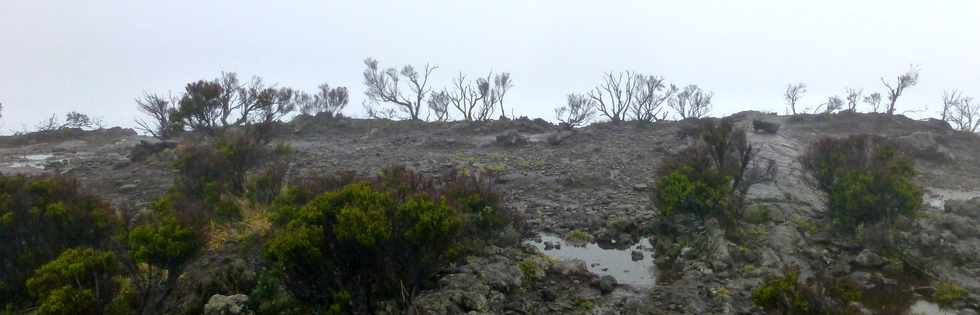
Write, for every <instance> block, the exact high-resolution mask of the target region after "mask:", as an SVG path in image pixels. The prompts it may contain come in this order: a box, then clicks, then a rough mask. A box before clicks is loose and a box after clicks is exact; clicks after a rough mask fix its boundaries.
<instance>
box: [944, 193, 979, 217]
mask: <svg viewBox="0 0 980 315" xmlns="http://www.w3.org/2000/svg"><path fill="white" fill-rule="evenodd" d="M944 207H945V209H946V212H950V213H953V214H957V215H961V216H964V217H968V218H972V219H974V220H980V197H976V198H973V199H969V200H946V203H945V206H944Z"/></svg>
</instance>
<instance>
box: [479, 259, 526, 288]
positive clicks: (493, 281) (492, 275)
mask: <svg viewBox="0 0 980 315" xmlns="http://www.w3.org/2000/svg"><path fill="white" fill-rule="evenodd" d="M474 270H475V272H476V273H477V274H478V275H479V276H480V278H482V279H483V280H484V281H485V282H486V283H487V284H488V285H489V286H490V287H491V288H493V289H495V290H498V291H500V292H504V293H507V292H511V290H513V289H516V288H520V287H521V285H523V283H524V273H523V272H522V271H521V269H520V268H518V267H517V264H514V263H510V262H502V261H498V262H493V263H490V264H478V265H477V266H476V267H474Z"/></svg>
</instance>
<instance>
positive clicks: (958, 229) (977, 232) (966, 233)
mask: <svg viewBox="0 0 980 315" xmlns="http://www.w3.org/2000/svg"><path fill="white" fill-rule="evenodd" d="M971 221H972V220H970V219H967V218H966V217H962V216H958V215H955V214H954V215H950V214H947V215H945V216H944V218H943V225H944V226H945V227H946V228H948V229H949V231H950V232H953V234H955V235H956V236H958V237H960V238H971V237H978V236H980V227H977V224H976V223H975V222H971Z"/></svg>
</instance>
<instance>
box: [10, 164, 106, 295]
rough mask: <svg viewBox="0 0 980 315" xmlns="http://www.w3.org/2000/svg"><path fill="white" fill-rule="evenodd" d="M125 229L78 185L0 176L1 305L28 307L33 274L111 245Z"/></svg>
mask: <svg viewBox="0 0 980 315" xmlns="http://www.w3.org/2000/svg"><path fill="white" fill-rule="evenodd" d="M119 225H120V222H119V218H117V217H116V216H115V214H114V212H113V210H112V209H111V208H110V207H109V205H108V204H107V203H105V202H104V201H102V200H100V199H98V198H96V197H94V196H91V195H87V194H84V193H82V192H80V191H79V189H78V183H77V182H76V181H74V180H70V179H66V178H60V177H50V178H28V177H23V176H0V244H3V246H0V305H8V304H14V305H19V304H22V303H23V302H25V301H26V300H27V298H28V297H27V294H26V293H27V292H28V290H27V289H26V288H25V287H24V282H25V280H27V278H28V277H29V276H30V275H31V272H32V271H33V270H35V269H37V268H38V267H40V266H41V265H43V264H45V263H47V262H48V261H50V260H51V259H54V258H55V255H58V254H59V253H61V252H62V251H64V250H66V249H68V248H73V247H92V248H100V247H105V246H108V245H109V243H110V242H111V241H112V236H113V235H114V234H115V233H116V231H117V229H116V227H117V226H119Z"/></svg>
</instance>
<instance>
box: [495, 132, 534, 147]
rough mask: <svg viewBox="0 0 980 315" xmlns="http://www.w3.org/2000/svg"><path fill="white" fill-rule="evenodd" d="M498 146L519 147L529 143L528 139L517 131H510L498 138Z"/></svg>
mask: <svg viewBox="0 0 980 315" xmlns="http://www.w3.org/2000/svg"><path fill="white" fill-rule="evenodd" d="M496 140H497V144H499V145H503V146H517V145H524V144H527V143H528V139H527V137H525V136H524V135H521V133H519V132H517V130H508V131H506V132H504V133H502V134H499V135H497V137H496Z"/></svg>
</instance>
